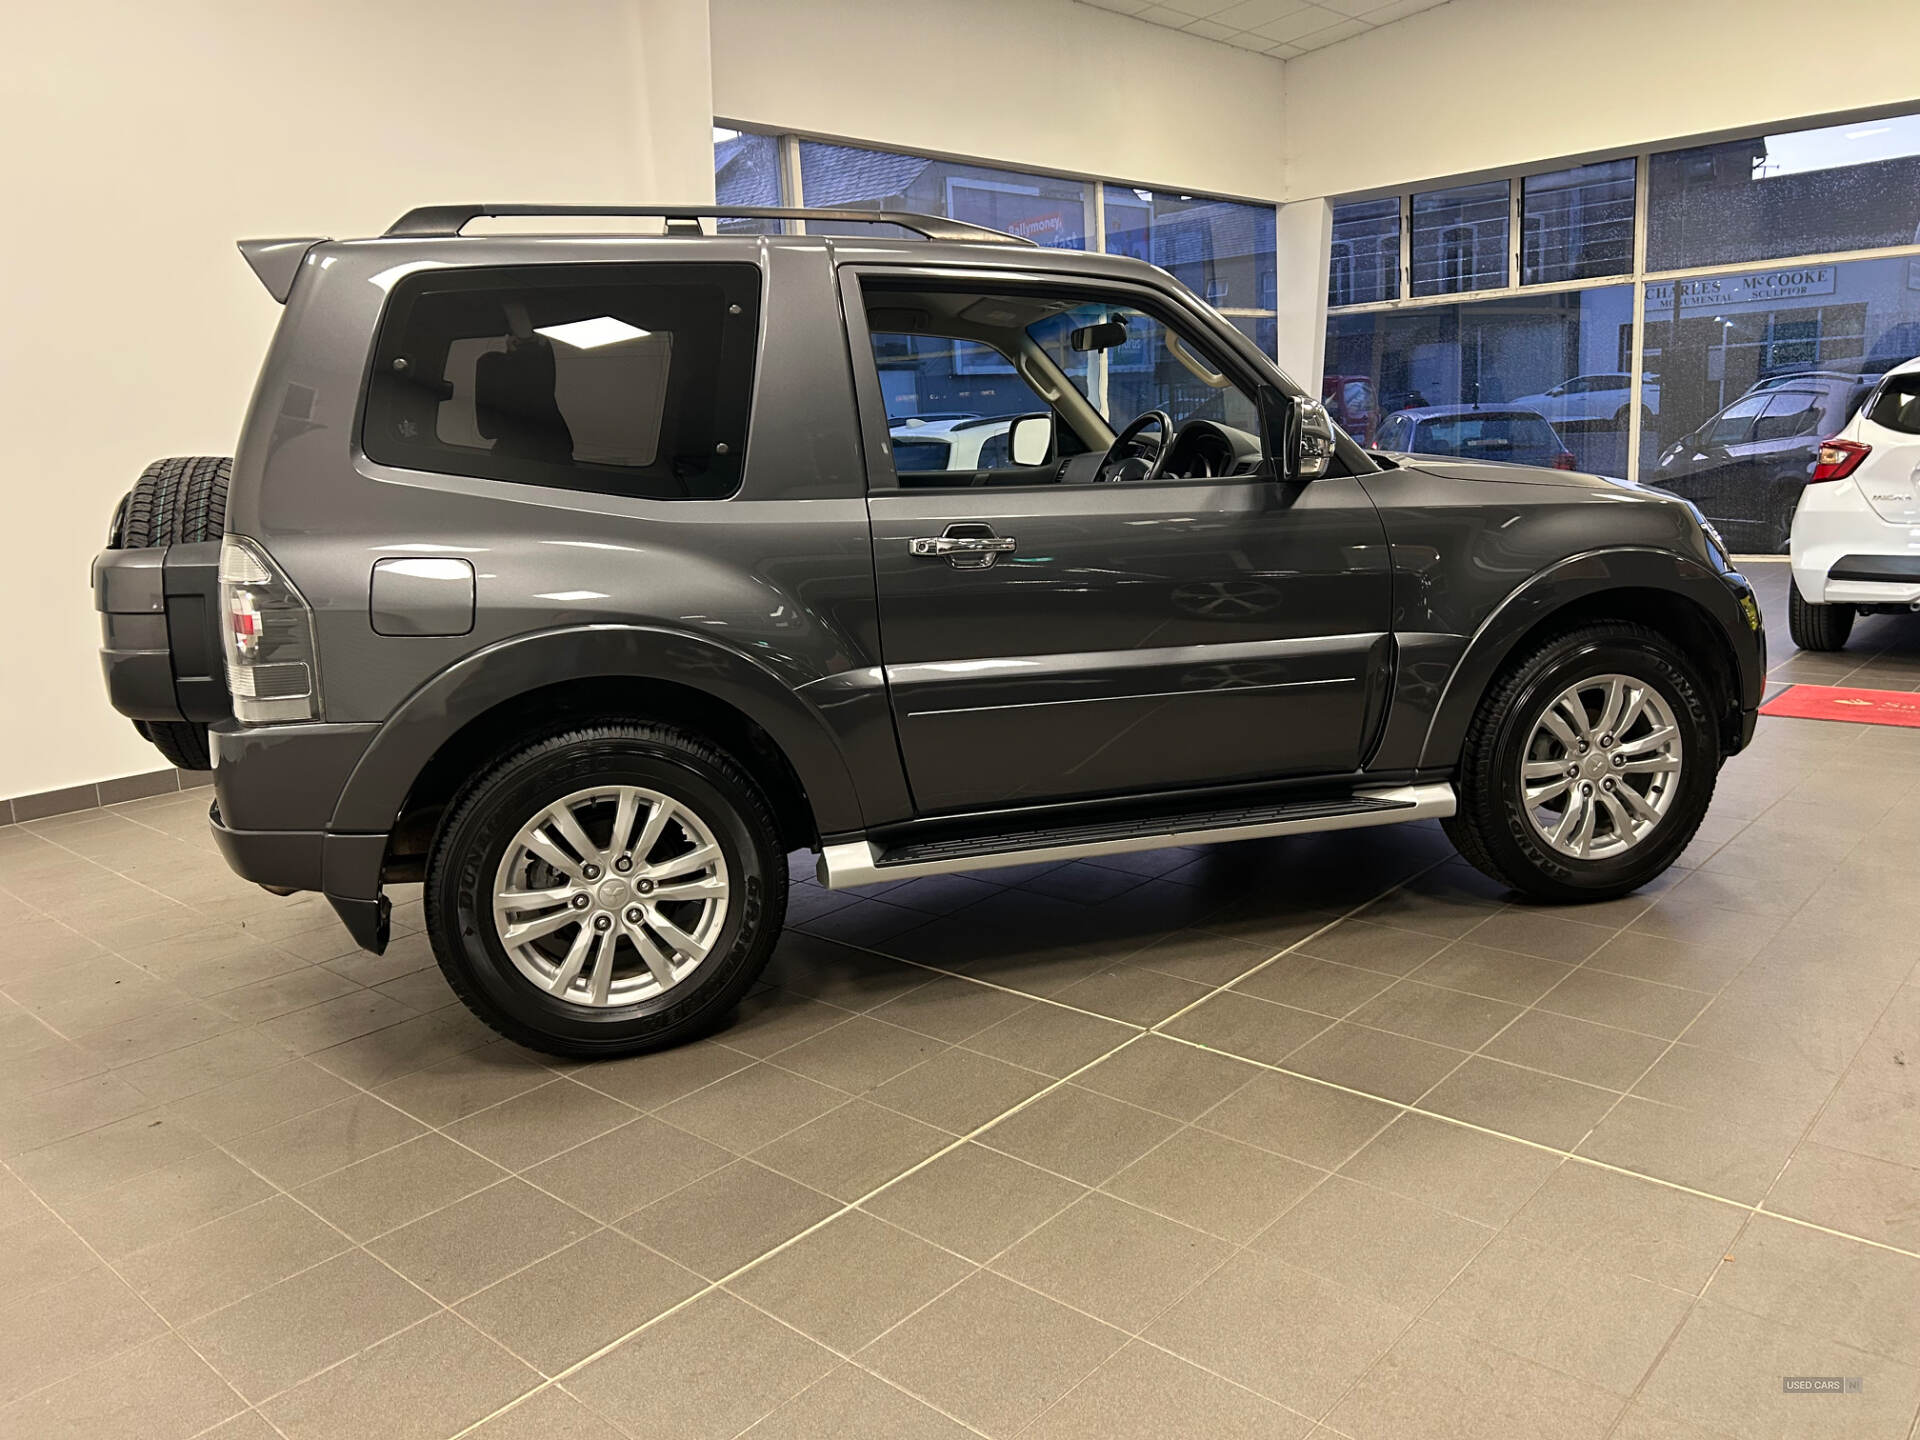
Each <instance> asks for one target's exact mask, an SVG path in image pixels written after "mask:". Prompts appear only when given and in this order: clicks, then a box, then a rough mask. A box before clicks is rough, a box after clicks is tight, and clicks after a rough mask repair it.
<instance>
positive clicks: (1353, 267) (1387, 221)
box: [1327, 195, 1400, 305]
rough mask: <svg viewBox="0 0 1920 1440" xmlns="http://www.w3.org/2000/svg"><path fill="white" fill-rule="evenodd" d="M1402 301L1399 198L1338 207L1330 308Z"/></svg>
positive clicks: (1329, 280)
mask: <svg viewBox="0 0 1920 1440" xmlns="http://www.w3.org/2000/svg"><path fill="white" fill-rule="evenodd" d="M1399 298H1400V198H1399V196H1397V195H1390V196H1388V197H1387V198H1386V199H1384V200H1358V201H1355V202H1354V203H1353V204H1351V205H1336V206H1334V207H1333V260H1332V264H1331V265H1330V266H1329V267H1328V270H1327V304H1329V305H1371V304H1373V303H1375V302H1376V301H1380V300H1398V299H1399Z"/></svg>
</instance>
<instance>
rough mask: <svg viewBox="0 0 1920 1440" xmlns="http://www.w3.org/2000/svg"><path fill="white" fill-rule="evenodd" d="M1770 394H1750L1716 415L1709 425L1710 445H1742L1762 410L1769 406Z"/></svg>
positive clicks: (1707, 438) (1708, 437) (1708, 441)
mask: <svg viewBox="0 0 1920 1440" xmlns="http://www.w3.org/2000/svg"><path fill="white" fill-rule="evenodd" d="M1770 398H1771V397H1770V396H1768V395H1750V396H1748V397H1747V398H1746V399H1744V400H1739V401H1736V402H1735V403H1734V404H1732V405H1729V406H1728V407H1727V408H1726V409H1725V410H1722V411H1721V412H1720V413H1719V414H1718V415H1717V416H1715V417H1714V420H1713V423H1712V424H1711V425H1710V426H1708V427H1707V433H1706V442H1707V443H1708V444H1709V445H1719V446H1727V445H1741V444H1744V443H1745V442H1746V439H1747V436H1748V435H1749V434H1750V433H1751V432H1752V430H1753V422H1754V421H1755V420H1757V419H1759V418H1760V412H1761V411H1762V410H1765V409H1766V408H1767V402H1768V400H1769V399H1770Z"/></svg>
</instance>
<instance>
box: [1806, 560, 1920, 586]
mask: <svg viewBox="0 0 1920 1440" xmlns="http://www.w3.org/2000/svg"><path fill="white" fill-rule="evenodd" d="M1827 579H1829V580H1865V581H1869V582H1871V581H1882V582H1885V583H1887V584H1894V585H1908V584H1911V583H1913V582H1914V581H1915V580H1920V555H1842V556H1841V557H1840V558H1839V559H1838V560H1836V561H1834V562H1833V567H1832V568H1831V569H1830V570H1828V571H1827Z"/></svg>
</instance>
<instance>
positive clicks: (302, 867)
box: [207, 801, 393, 955]
mask: <svg viewBox="0 0 1920 1440" xmlns="http://www.w3.org/2000/svg"><path fill="white" fill-rule="evenodd" d="M207 824H208V826H209V827H210V828H211V829H212V831H213V841H214V844H216V845H217V846H219V847H220V853H221V854H222V855H223V856H225V857H226V861H227V864H228V865H229V866H230V867H231V868H232V870H233V873H234V874H236V875H238V876H239V877H240V878H241V879H242V880H251V881H253V882H254V884H256V885H265V886H267V887H269V888H270V889H274V890H318V891H319V892H320V893H321V894H323V895H325V896H326V898H327V903H328V904H329V905H331V906H333V910H334V913H335V914H336V915H338V916H339V917H340V920H341V923H342V924H344V925H345V926H346V927H347V930H348V932H349V933H350V934H351V935H352V936H353V938H354V940H355V942H356V943H357V944H358V945H359V946H360V948H361V949H363V950H371V951H372V952H373V953H374V954H376V955H378V954H379V953H380V952H381V951H383V950H385V949H386V948H387V937H388V933H389V927H390V925H391V922H392V916H393V903H392V902H391V901H390V900H388V899H387V897H386V895H385V894H384V893H382V891H381V888H380V866H381V863H382V861H383V860H384V859H385V857H386V851H387V837H386V836H384V835H329V834H328V833H327V832H325V831H324V830H235V829H233V828H232V827H230V826H228V825H226V824H224V823H223V822H222V820H221V818H220V805H219V802H218V801H215V802H214V805H213V807H212V809H211V811H210V812H209V814H208V816H207Z"/></svg>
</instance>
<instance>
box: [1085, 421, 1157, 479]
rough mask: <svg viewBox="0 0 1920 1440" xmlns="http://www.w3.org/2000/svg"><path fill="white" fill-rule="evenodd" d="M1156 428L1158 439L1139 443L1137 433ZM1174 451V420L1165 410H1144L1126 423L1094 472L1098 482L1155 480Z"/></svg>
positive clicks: (1140, 440)
mask: <svg viewBox="0 0 1920 1440" xmlns="http://www.w3.org/2000/svg"><path fill="white" fill-rule="evenodd" d="M1151 426H1158V427H1159V429H1160V438H1159V439H1158V440H1142V439H1141V438H1140V434H1141V432H1142V431H1143V430H1146V429H1148V428H1149V427H1151ZM1172 448H1173V417H1172V416H1171V415H1169V414H1168V413H1167V412H1166V411H1164V410H1143V411H1141V412H1140V413H1139V414H1138V415H1136V416H1134V417H1133V419H1132V420H1131V421H1130V422H1129V423H1128V424H1127V426H1126V428H1125V429H1123V430H1122V431H1121V432H1120V433H1119V434H1118V435H1116V436H1114V437H1113V444H1112V445H1110V446H1108V447H1107V453H1106V455H1105V456H1104V457H1103V458H1102V459H1101V461H1100V469H1099V471H1098V472H1097V473H1098V474H1099V476H1100V478H1101V480H1103V481H1105V482H1108V483H1110V484H1111V483H1115V482H1120V481H1127V480H1158V479H1159V478H1160V470H1161V467H1162V466H1164V465H1165V464H1166V463H1167V452H1168V451H1169V450H1171V449H1172Z"/></svg>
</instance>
